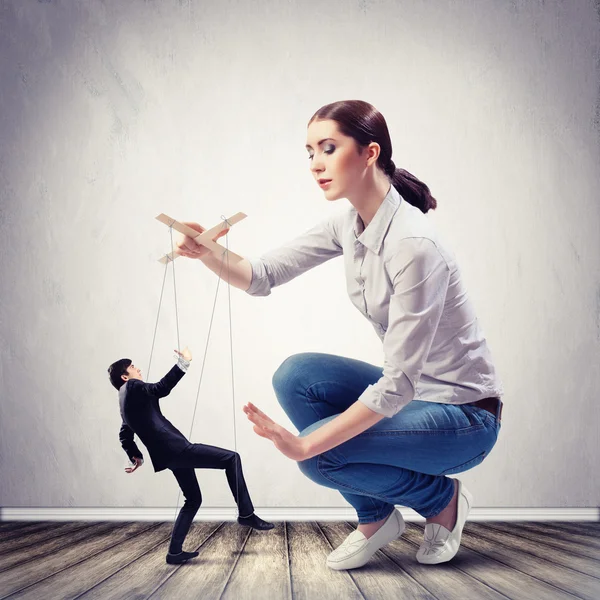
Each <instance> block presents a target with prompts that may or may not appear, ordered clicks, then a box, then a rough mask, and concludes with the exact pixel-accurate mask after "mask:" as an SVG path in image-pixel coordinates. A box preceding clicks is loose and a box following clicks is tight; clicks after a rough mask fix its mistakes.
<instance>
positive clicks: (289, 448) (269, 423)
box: [244, 402, 309, 461]
mask: <svg viewBox="0 0 600 600" xmlns="http://www.w3.org/2000/svg"><path fill="white" fill-rule="evenodd" d="M244 412H245V413H246V416H247V417H248V419H249V420H250V421H252V423H254V431H255V432H256V433H257V434H258V435H260V436H261V437H264V438H267V439H268V440H271V441H272V442H273V443H274V444H275V447H276V448H277V450H279V451H280V452H281V453H282V454H284V455H285V456H287V457H288V458H291V459H292V460H295V461H302V460H306V459H307V458H309V453H308V446H307V443H306V438H301V437H298V436H297V435H294V434H293V433H291V432H289V431H288V430H287V429H284V428H283V427H282V426H281V425H278V424H277V423H275V421H273V419H270V418H269V417H267V415H265V413H264V412H262V410H260V409H259V408H257V407H256V406H254V404H252V403H251V402H248V404H246V405H245V406H244Z"/></svg>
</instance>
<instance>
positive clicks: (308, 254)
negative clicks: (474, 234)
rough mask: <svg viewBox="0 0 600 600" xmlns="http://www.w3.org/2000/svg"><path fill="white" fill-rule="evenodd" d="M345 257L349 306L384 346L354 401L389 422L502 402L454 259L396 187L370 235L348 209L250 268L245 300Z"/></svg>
mask: <svg viewBox="0 0 600 600" xmlns="http://www.w3.org/2000/svg"><path fill="white" fill-rule="evenodd" d="M340 255H343V257H344V266H345V272H346V288H347V291H348V295H349V296H350V301H351V302H352V304H353V305H354V306H355V307H356V308H357V309H358V310H359V311H360V313H361V314H362V315H363V316H364V317H366V318H367V319H368V320H369V322H370V323H371V325H373V327H374V329H375V332H376V333H377V335H378V336H379V338H380V339H381V341H382V342H383V354H384V361H383V375H382V377H381V378H380V379H379V380H378V381H377V382H376V383H374V384H372V385H369V386H368V387H367V389H365V391H364V392H363V393H362V394H361V396H360V397H359V398H358V400H360V401H361V402H363V403H364V404H365V405H366V406H368V407H369V408H370V409H371V410H373V411H375V412H377V413H380V414H383V415H385V416H386V417H391V416H393V415H395V414H396V413H397V412H398V411H400V410H401V409H402V407H404V406H406V405H407V404H408V403H409V402H410V401H411V400H413V399H417V400H424V401H431V402H441V403H446V404H466V403H468V402H474V401H476V400H480V399H482V398H486V397H488V396H501V395H502V394H503V390H502V384H501V382H500V380H499V378H498V376H497V375H496V370H495V368H494V365H493V363H492V358H491V354H490V351H489V348H488V345H487V342H486V339H485V337H484V335H483V332H482V330H481V327H480V326H479V323H478V321H477V317H476V315H475V310H474V308H473V304H472V302H471V300H470V299H469V297H468V295H467V292H466V289H465V287H464V285H463V282H462V280H461V276H460V271H459V269H458V266H457V264H456V261H455V259H454V256H453V255H452V253H451V252H450V251H448V250H447V249H446V248H445V247H444V246H443V244H442V243H440V240H439V238H438V236H437V234H436V232H435V230H434V227H433V225H432V223H431V221H430V219H429V218H428V217H427V216H426V215H425V214H423V213H422V212H421V211H420V210H419V209H418V208H416V207H414V206H412V205H411V204H409V203H408V202H406V201H405V200H404V199H403V198H402V197H401V196H400V194H399V193H398V191H397V190H396V189H395V188H394V187H393V186H391V187H390V191H389V192H388V194H387V196H386V197H385V199H384V201H383V203H382V204H381V206H380V207H379V209H378V210H377V213H376V214H375V216H374V217H373V220H372V221H371V222H370V223H369V225H368V226H367V227H366V229H365V228H364V225H363V222H362V219H361V218H360V216H359V214H358V211H357V210H356V209H355V208H354V207H352V206H350V207H349V208H348V207H345V208H344V210H343V211H339V212H338V213H335V214H333V215H332V216H329V217H328V218H326V219H324V220H322V221H321V222H320V223H318V224H317V225H315V226H314V227H312V228H311V229H309V230H308V231H306V232H305V233H304V234H302V235H300V236H298V237H296V238H295V239H293V240H291V241H290V242H288V243H286V244H284V245H283V246H282V247H280V248H277V249H275V250H271V251H270V252H267V253H266V254H263V255H262V256H261V257H260V258H257V259H250V260H249V262H250V264H251V265H252V283H251V285H250V287H249V288H248V290H247V293H248V294H250V295H252V296H268V295H269V294H270V293H271V289H272V288H274V287H276V286H278V285H281V284H283V283H286V282H288V281H290V280H292V279H294V278H295V277H297V276H298V275H300V274H302V273H304V272H306V271H308V270H309V269H312V268H313V267H316V266H317V265H319V264H321V263H323V262H325V261H327V260H329V259H331V258H335V257H336V256H340Z"/></svg>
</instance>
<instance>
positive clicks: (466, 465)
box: [439, 450, 487, 475]
mask: <svg viewBox="0 0 600 600" xmlns="http://www.w3.org/2000/svg"><path fill="white" fill-rule="evenodd" d="M486 454H487V452H486V451H485V450H484V451H483V452H482V453H481V454H478V455H477V456H476V457H475V458H472V459H471V460H468V461H467V462H464V463H460V464H459V465H456V466H455V467H450V468H449V469H446V470H445V471H442V472H441V473H439V475H452V474H453V473H462V472H463V471H468V470H469V469H472V468H473V467H476V466H477V465H478V464H480V463H481V462H483V459H484V458H485V456H486Z"/></svg>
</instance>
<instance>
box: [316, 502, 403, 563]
mask: <svg viewBox="0 0 600 600" xmlns="http://www.w3.org/2000/svg"><path fill="white" fill-rule="evenodd" d="M405 528H406V524H405V523H404V519H403V518H402V515H401V514H400V511H399V510H398V509H396V508H395V509H394V510H393V512H392V514H391V515H390V516H389V517H388V518H387V519H386V521H385V523H384V524H383V525H382V526H381V527H380V528H379V529H378V530H377V531H376V532H375V533H374V534H373V535H372V536H371V537H370V538H366V537H365V536H364V534H362V533H361V532H360V531H358V529H357V530H356V531H353V532H352V533H351V534H350V535H349V536H348V537H347V538H346V539H345V540H344V541H343V542H342V543H341V545H340V546H338V547H337V548H336V549H335V550H334V551H333V552H332V553H331V554H330V555H329V556H328V557H327V566H328V567H329V568H330V569H335V570H336V571H341V570H344V569H356V568H357V567H362V566H363V565H365V564H367V563H368V562H369V559H370V558H371V556H373V554H375V552H377V550H379V548H381V547H382V546H385V545H386V544H389V543H390V542H393V541H394V540H395V539H397V538H399V537H400V536H401V535H402V534H403V533H404V529H405Z"/></svg>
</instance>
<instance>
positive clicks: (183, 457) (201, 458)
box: [167, 444, 254, 553]
mask: <svg viewBox="0 0 600 600" xmlns="http://www.w3.org/2000/svg"><path fill="white" fill-rule="evenodd" d="M167 466H168V468H169V469H170V470H171V471H172V472H173V475H175V478H176V479H177V483H178V484H179V487H180V488H181V491H182V493H183V496H184V498H185V502H184V504H183V506H182V507H181V510H180V511H179V515H178V516H177V520H176V521H175V526H174V527H173V534H172V536H171V545H170V547H169V552H172V553H178V552H181V549H182V546H183V541H184V540H185V537H186V535H187V534H188V531H189V529H190V526H191V524H192V521H193V520H194V517H195V515H196V513H197V512H198V509H199V508H200V505H201V504H202V494H201V492H200V486H199V485H198V479H197V478H196V473H195V472H194V469H224V470H225V475H226V477H227V483H228V484H229V489H230V490H231V493H232V494H233V498H234V499H235V502H236V504H237V507H238V514H239V516H241V517H247V516H249V515H251V514H252V513H253V512H254V506H253V504H252V500H251V499H250V494H249V493H248V487H247V486H246V481H245V480H244V474H243V472H242V461H241V458H240V455H239V454H238V453H237V452H234V451H233V450H226V449H225V448H219V447H218V446H209V445H208V444H190V445H189V446H188V447H187V448H186V449H185V450H183V452H180V453H179V454H178V455H177V456H175V457H174V458H172V459H171V460H170V461H169V464H168V465H167Z"/></svg>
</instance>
